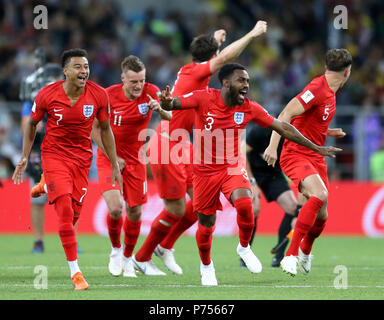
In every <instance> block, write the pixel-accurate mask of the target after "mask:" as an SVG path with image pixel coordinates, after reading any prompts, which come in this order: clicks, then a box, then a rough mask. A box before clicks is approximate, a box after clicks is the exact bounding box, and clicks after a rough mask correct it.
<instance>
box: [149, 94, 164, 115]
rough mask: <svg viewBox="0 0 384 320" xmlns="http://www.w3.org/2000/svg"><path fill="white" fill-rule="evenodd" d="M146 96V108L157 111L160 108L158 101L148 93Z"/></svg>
mask: <svg viewBox="0 0 384 320" xmlns="http://www.w3.org/2000/svg"><path fill="white" fill-rule="evenodd" d="M147 97H148V99H149V102H148V108H149V109H151V110H152V111H156V112H159V111H160V109H161V106H160V103H159V101H157V100H155V99H153V98H152V97H151V96H150V95H149V94H147Z"/></svg>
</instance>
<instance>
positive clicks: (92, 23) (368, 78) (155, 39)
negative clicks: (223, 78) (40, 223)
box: [0, 0, 384, 180]
mask: <svg viewBox="0 0 384 320" xmlns="http://www.w3.org/2000/svg"><path fill="white" fill-rule="evenodd" d="M0 3H1V6H0V28H1V33H0V159H1V161H0V173H1V175H2V176H6V175H7V174H9V171H11V170H12V165H14V164H15V159H18V154H19V153H20V149H21V137H20V133H18V132H17V131H20V130H19V121H20V119H19V118H18V116H19V113H20V108H21V102H18V96H19V86H20V81H21V79H22V78H23V77H25V76H26V75H28V74H30V73H31V72H32V71H33V68H34V57H33V52H34V50H35V48H36V47H42V48H43V49H44V50H45V52H46V54H47V61H48V62H58V63H60V54H61V53H62V51H63V50H65V49H68V48H74V47H81V48H85V49H86V50H87V51H88V53H89V62H90V68H91V75H90V79H92V80H93V81H96V82H98V83H99V84H100V85H102V86H104V87H107V86H109V85H111V84H115V83H118V82H120V62H121V60H122V59H123V58H124V57H125V56H127V55H129V54H134V55H137V56H139V57H140V58H141V59H142V60H143V62H144V63H145V64H146V66H147V80H148V81H149V82H153V83H155V84H157V85H158V86H159V87H160V88H163V87H164V86H165V85H166V84H173V82H174V80H175V79H176V76H177V71H178V70H179V68H180V67H181V66H182V65H183V64H185V63H187V62H189V61H190V56H189V53H188V48H189V44H190V42H191V40H192V38H193V37H194V36H196V35H198V34H201V33H212V32H213V31H214V30H216V29H219V28H224V29H225V30H226V31H227V33H228V36H227V41H226V43H230V42H231V41H233V40H234V39H236V38H239V37H240V36H242V35H243V34H244V33H245V32H247V31H248V30H249V29H250V28H251V27H252V26H253V25H254V24H255V22H256V21H257V20H259V19H262V20H266V21H267V22H268V32H267V34H266V35H265V36H263V37H262V38H261V39H258V40H256V41H254V42H253V43H252V44H251V45H250V46H249V47H248V48H247V49H246V50H245V51H244V53H243V54H242V55H241V56H240V57H239V59H238V62H240V63H242V64H244V65H245V66H246V67H247V68H248V70H249V73H250V77H251V81H252V83H251V90H250V93H249V96H250V97H251V98H254V99H256V100H257V101H259V102H260V103H261V104H262V105H264V106H265V107H266V108H267V109H268V110H269V111H270V112H271V113H272V114H274V115H277V114H278V113H279V111H280V110H281V108H282V107H283V106H284V105H285V104H286V103H287V102H288V101H289V100H290V99H291V98H292V97H293V96H295V95H296V94H297V93H298V92H299V91H300V90H301V89H302V88H303V87H304V86H305V85H306V84H307V83H308V82H309V81H310V80H311V79H312V78H313V77H315V76H317V75H319V74H321V73H322V72H323V71H324V69H323V68H324V61H323V57H324V53H325V52H326V50H327V49H329V48H335V47H345V48H347V49H348V50H349V51H350V52H351V54H352V55H353V59H354V60H353V66H352V71H353V72H352V75H351V79H350V80H349V82H348V83H347V85H346V86H345V88H343V89H342V90H340V92H339V93H338V96H337V101H338V104H337V106H338V110H337V112H336V117H335V120H334V123H333V127H336V126H340V127H342V128H343V129H344V130H345V131H346V132H347V134H348V135H349V137H346V138H345V139H342V140H343V141H341V142H339V141H337V142H333V141H331V142H332V143H335V144H338V145H339V146H340V147H342V148H343V149H344V153H343V155H340V156H338V157H337V158H336V160H332V159H331V160H329V161H333V163H331V164H330V166H329V168H330V171H334V172H330V176H331V177H333V176H335V177H339V178H341V179H360V180H364V179H369V168H368V167H369V159H370V154H371V153H372V152H375V151H377V150H378V149H379V148H380V143H376V142H372V143H370V146H369V147H368V148H369V150H366V149H364V148H363V149H361V148H360V147H358V149H356V146H355V145H359V143H360V144H361V141H360V140H359V141H360V142H359V141H357V140H356V139H358V138H359V137H360V136H361V130H363V131H364V130H366V133H364V136H365V137H366V139H367V141H369V140H370V138H372V135H374V136H375V138H374V140H375V141H381V138H382V133H381V131H382V120H383V115H384V54H383V48H384V2H383V1H375V0H365V1H362V0H349V1H347V0H346V1H333V0H328V1H326V0H311V1H301V0H289V1H283V0H258V1H254V0H236V1H235V0H223V1H222V0H205V1H203V0H200V1H198V0H183V1H177V0H156V1H155V0H141V1H129V2H127V1H124V0H113V1H105V0H78V1H75V0H46V1H42V0H40V1H33V0H25V1H22V0H0ZM40 4H42V5H45V6H46V7H47V8H48V29H41V30H36V29H34V25H33V20H34V18H35V16H36V15H35V14H34V13H33V8H34V7H35V6H36V5H40ZM336 5H345V6H346V8H347V10H348V28H347V29H345V30H344V29H336V28H335V27H334V24H333V22H334V19H335V17H336V15H337V14H335V13H334V12H333V9H334V7H335V6H336ZM226 43H224V46H225V45H226ZM211 86H213V87H218V80H217V78H216V77H213V78H212V82H211ZM360 109H361V110H363V111H362V113H359V116H360V115H361V117H362V119H363V120H361V121H362V122H364V123H365V124H364V125H356V123H357V122H359V121H360V120H359V119H357V118H356V114H357V111H359V110H360ZM156 121H157V120H156V119H155V120H154V121H152V123H151V126H153V127H154V126H155V123H154V122H156ZM361 121H360V122H361ZM372 123H374V125H372ZM356 128H357V129H356ZM354 130H360V131H357V132H354ZM373 131H374V132H373ZM372 139H373V138H372ZM361 152H364V153H365V152H366V153H367V154H365V155H364V156H362V157H363V158H364V159H365V160H364V161H365V162H364V161H363V160H358V158H357V157H359V156H360V155H359V153H361ZM6 159H8V160H9V161H7V160H6ZM361 161H363V162H361ZM9 162H10V163H9ZM360 162H361V163H360ZM364 165H365V166H366V168H365V169H362V168H363V166H364ZM356 166H358V168H357V169H356ZM364 170H365V171H364ZM363 171H364V172H363ZM93 173H94V171H92V172H91V177H92V178H93V177H94V176H93Z"/></svg>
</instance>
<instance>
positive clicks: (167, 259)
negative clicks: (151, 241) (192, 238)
mask: <svg viewBox="0 0 384 320" xmlns="http://www.w3.org/2000/svg"><path fill="white" fill-rule="evenodd" d="M174 251H175V249H165V248H163V247H162V246H161V245H157V247H156V249H155V252H154V253H155V255H156V256H157V257H159V258H160V259H161V260H162V261H163V263H164V265H165V266H166V268H167V269H168V270H169V271H171V272H173V273H176V274H183V270H182V269H181V268H180V266H179V265H178V264H177V263H176V260H175V256H174V254H173V253H174Z"/></svg>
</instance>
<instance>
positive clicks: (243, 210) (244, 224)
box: [233, 197, 255, 247]
mask: <svg viewBox="0 0 384 320" xmlns="http://www.w3.org/2000/svg"><path fill="white" fill-rule="evenodd" d="M233 206H234V207H235V209H236V211H237V224H238V226H239V238H240V244H241V246H243V247H247V246H248V244H249V241H250V240H251V237H252V231H253V226H254V224H255V218H254V215H253V210H252V199H251V198H249V197H244V198H239V199H237V200H235V201H234V202H233Z"/></svg>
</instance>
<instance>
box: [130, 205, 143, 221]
mask: <svg viewBox="0 0 384 320" xmlns="http://www.w3.org/2000/svg"><path fill="white" fill-rule="evenodd" d="M127 217H128V219H129V220H131V221H134V222H139V221H140V219H141V206H136V207H132V208H129V207H127Z"/></svg>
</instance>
